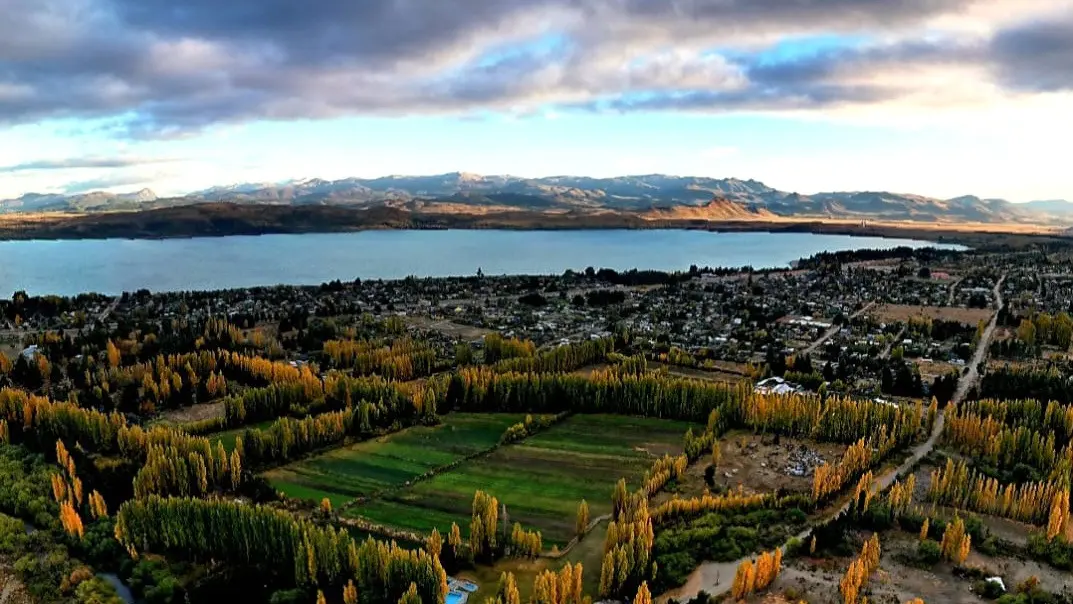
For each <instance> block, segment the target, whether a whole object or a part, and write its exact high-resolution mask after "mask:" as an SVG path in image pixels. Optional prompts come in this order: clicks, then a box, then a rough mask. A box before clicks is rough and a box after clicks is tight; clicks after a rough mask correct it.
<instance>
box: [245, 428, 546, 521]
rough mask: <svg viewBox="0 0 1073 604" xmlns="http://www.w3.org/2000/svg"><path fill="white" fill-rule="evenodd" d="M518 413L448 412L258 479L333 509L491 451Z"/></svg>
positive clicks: (292, 495) (272, 472)
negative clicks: (439, 420) (324, 501)
mask: <svg viewBox="0 0 1073 604" xmlns="http://www.w3.org/2000/svg"><path fill="white" fill-rule="evenodd" d="M524 419H525V415H522V414H507V413H485V414H470V413H451V414H448V415H445V416H444V417H443V423H442V424H440V425H438V426H433V427H427V426H417V427H414V428H409V429H407V430H403V431H401V432H396V433H394V434H389V435H387V436H383V437H380V438H377V439H374V440H369V441H365V442H361V443H357V444H355V445H352V446H349V447H344V448H341V449H336V450H334V451H329V452H327V453H324V454H322V455H318V456H316V457H312V458H309V459H306V460H303V461H300V462H297V463H293V464H290V465H287V466H283V467H281V468H277V469H275V470H271V471H269V472H267V473H265V474H264V477H265V478H266V479H267V480H268V481H269V482H270V483H271V484H272V486H273V487H275V488H276V489H278V490H280V491H282V492H283V493H285V494H286V495H287V496H289V497H297V498H301V499H312V500H315V501H320V500H321V499H322V498H324V497H327V498H328V499H329V500H330V501H331V502H332V505H333V506H336V507H338V506H339V505H342V504H343V503H346V502H347V501H350V500H352V499H354V498H355V497H357V496H359V495H368V494H370V493H373V492H376V491H379V490H381V489H384V488H386V487H393V486H398V485H402V484H405V483H406V481H408V480H411V479H413V478H414V477H415V476H420V475H421V474H424V473H425V472H427V471H429V470H431V469H433V468H438V467H440V466H444V465H447V464H449V463H451V462H454V461H457V460H459V459H461V458H463V457H466V456H467V455H472V454H473V453H477V452H480V451H484V450H486V449H489V448H491V447H492V446H493V445H495V444H496V443H497V442H499V438H500V436H502V435H503V432H504V431H506V429H507V428H508V427H510V426H511V425H512V424H516V423H518V422H520V421H522V420H524Z"/></svg>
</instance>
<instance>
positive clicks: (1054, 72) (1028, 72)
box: [990, 11, 1073, 92]
mask: <svg viewBox="0 0 1073 604" xmlns="http://www.w3.org/2000/svg"><path fill="white" fill-rule="evenodd" d="M990 54H991V57H992V59H993V61H994V63H995V65H996V66H997V69H998V73H999V77H1000V78H1001V79H1002V81H1003V82H1004V83H1006V84H1008V85H1009V86H1012V87H1014V88H1017V89H1021V90H1028V91H1040V92H1054V91H1059V90H1073V11H1070V12H1067V13H1065V14H1062V15H1059V16H1056V17H1054V18H1051V19H1048V20H1036V21H1031V22H1028V23H1025V24H1023V25H1019V26H1017V27H1013V28H1011V29H1008V30H1006V31H1003V32H1001V33H1000V34H999V35H997V36H995V39H994V40H993V41H992V44H991V53H990Z"/></svg>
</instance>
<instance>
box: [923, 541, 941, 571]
mask: <svg viewBox="0 0 1073 604" xmlns="http://www.w3.org/2000/svg"><path fill="white" fill-rule="evenodd" d="M942 557H943V551H942V548H941V547H939V544H938V543H937V542H935V541H932V540H931V539H926V540H924V541H921V542H920V545H918V546H917V561H918V562H919V563H920V564H922V565H924V566H935V565H936V564H938V563H939V559H940V558H942Z"/></svg>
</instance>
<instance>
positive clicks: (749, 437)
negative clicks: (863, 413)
mask: <svg viewBox="0 0 1073 604" xmlns="http://www.w3.org/2000/svg"><path fill="white" fill-rule="evenodd" d="M719 445H720V451H721V453H722V460H721V461H720V462H719V466H718V467H717V468H716V472H715V477H714V478H715V483H716V484H717V485H722V486H726V487H730V488H737V487H738V485H739V484H740V485H742V486H744V487H745V489H746V490H747V491H751V492H758V493H764V492H770V491H773V490H775V489H779V488H782V489H786V490H788V491H791V492H796V493H805V492H810V491H811V490H812V467H811V464H818V463H819V460H821V459H822V460H823V461H826V462H828V463H831V462H833V461H834V460H836V459H838V458H839V457H841V456H842V453H843V452H845V450H846V447H845V445H839V444H834V443H816V442H811V441H805V440H799V439H794V438H781V439H780V440H779V442H778V444H776V443H775V439H774V438H773V437H770V436H764V437H761V436H759V435H756V434H748V433H731V434H729V435H727V436H726V437H724V438H722V439H720V441H719ZM802 459H807V460H809V463H805V464H802V463H801V460H802ZM710 463H711V458H710V457H708V456H705V457H702V458H701V459H700V460H699V461H697V463H694V464H692V465H691V466H689V469H688V470H686V474H685V476H683V477H682V478H680V479H679V481H678V491H677V495H679V496H681V497H694V496H698V495H701V494H702V493H703V492H704V490H705V489H706V488H708V485H707V483H706V482H705V481H704V473H705V470H706V468H707V467H708V465H709V464H710ZM794 468H796V471H798V472H801V475H795V473H794V471H792V470H793V469H794ZM728 475H729V476H728ZM670 496H671V495H669V494H664V495H661V496H660V497H659V499H657V501H659V500H662V499H667V498H669V497H670Z"/></svg>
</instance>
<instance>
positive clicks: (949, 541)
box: [940, 516, 972, 564]
mask: <svg viewBox="0 0 1073 604" xmlns="http://www.w3.org/2000/svg"><path fill="white" fill-rule="evenodd" d="M971 542H972V537H971V536H969V535H968V534H967V533H966V532H965V521H964V520H962V519H961V517H960V516H954V520H952V521H951V522H949V523H947V525H946V530H944V531H943V541H942V543H941V545H940V547H941V549H942V554H943V557H944V558H946V559H947V560H949V561H951V562H953V563H954V564H962V563H964V562H965V559H966V558H968V557H969V547H970V543H971Z"/></svg>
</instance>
